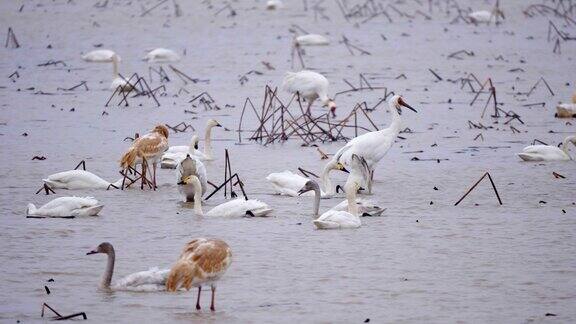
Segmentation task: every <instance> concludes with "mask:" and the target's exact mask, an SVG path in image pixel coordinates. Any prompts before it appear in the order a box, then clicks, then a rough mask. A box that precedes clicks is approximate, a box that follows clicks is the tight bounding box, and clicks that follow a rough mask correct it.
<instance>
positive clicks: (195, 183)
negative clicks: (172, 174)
mask: <svg viewBox="0 0 576 324" xmlns="http://www.w3.org/2000/svg"><path fill="white" fill-rule="evenodd" d="M184 183H185V184H186V185H191V186H192V187H193V189H191V190H190V191H191V192H193V193H194V212H195V213H196V214H197V215H204V212H203V211H202V184H201V182H200V179H199V178H198V177H197V176H195V175H190V176H188V177H186V179H184ZM272 211H273V209H272V208H270V207H269V206H268V205H267V204H266V203H265V202H262V201H260V200H256V199H248V200H246V199H244V198H236V199H233V200H230V201H227V202H225V203H223V204H220V205H218V206H216V207H214V208H212V209H211V210H210V211H209V212H207V213H206V215H205V216H208V217H222V218H236V217H245V216H252V217H265V216H268V214H270V213H271V212H272Z"/></svg>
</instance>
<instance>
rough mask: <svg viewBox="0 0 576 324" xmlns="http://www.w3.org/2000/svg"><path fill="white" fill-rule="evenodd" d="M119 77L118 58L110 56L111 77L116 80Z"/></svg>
mask: <svg viewBox="0 0 576 324" xmlns="http://www.w3.org/2000/svg"><path fill="white" fill-rule="evenodd" d="M118 76H119V74H118V56H116V55H113V56H112V77H113V78H114V79H116V78H117V77H118Z"/></svg>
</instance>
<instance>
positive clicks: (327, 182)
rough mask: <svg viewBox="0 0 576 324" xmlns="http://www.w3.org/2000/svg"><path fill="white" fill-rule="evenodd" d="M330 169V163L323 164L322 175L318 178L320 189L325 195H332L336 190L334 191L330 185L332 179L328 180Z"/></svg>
mask: <svg viewBox="0 0 576 324" xmlns="http://www.w3.org/2000/svg"><path fill="white" fill-rule="evenodd" d="M330 171H332V163H331V162H329V163H327V164H326V165H325V166H324V170H322V176H321V177H320V180H321V181H322V190H324V193H325V194H326V195H334V194H335V193H336V192H335V191H334V187H333V186H332V180H330Z"/></svg>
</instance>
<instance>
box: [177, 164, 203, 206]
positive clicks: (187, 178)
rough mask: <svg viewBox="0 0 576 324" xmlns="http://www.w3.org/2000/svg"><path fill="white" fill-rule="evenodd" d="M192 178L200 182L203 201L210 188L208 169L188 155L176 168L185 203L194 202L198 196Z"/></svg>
mask: <svg viewBox="0 0 576 324" xmlns="http://www.w3.org/2000/svg"><path fill="white" fill-rule="evenodd" d="M191 176H195V178H197V179H198V180H199V181H200V189H201V192H200V199H202V195H204V194H205V193H206V189H207V187H208V178H207V176H206V167H205V166H204V163H202V161H200V160H198V159H196V158H194V157H191V156H190V155H187V156H186V158H185V159H184V160H182V161H181V162H180V163H178V167H177V168H176V184H178V191H179V192H180V195H181V196H182V198H183V201H184V202H192V201H194V197H195V196H196V186H195V185H194V184H193V183H192V182H193V181H194V179H193V178H192V177H191Z"/></svg>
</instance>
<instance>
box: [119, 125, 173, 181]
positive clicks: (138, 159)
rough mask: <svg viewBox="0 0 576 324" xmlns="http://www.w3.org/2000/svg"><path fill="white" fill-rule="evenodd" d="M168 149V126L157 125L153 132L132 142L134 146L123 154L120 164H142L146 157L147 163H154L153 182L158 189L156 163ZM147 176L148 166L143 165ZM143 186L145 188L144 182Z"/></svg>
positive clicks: (131, 165) (124, 167) (124, 166)
mask: <svg viewBox="0 0 576 324" xmlns="http://www.w3.org/2000/svg"><path fill="white" fill-rule="evenodd" d="M167 149H168V127H166V126H164V125H157V126H156V127H154V129H153V130H152V132H150V133H148V134H146V135H144V136H141V137H138V138H137V139H136V140H134V142H133V143H132V146H131V147H130V148H129V149H128V151H127V152H126V153H125V154H124V155H123V156H122V159H121V161H120V166H121V167H122V169H127V168H128V167H134V166H135V165H136V164H142V162H143V159H146V162H147V164H150V163H151V164H152V170H153V171H152V172H153V175H152V184H153V186H154V189H156V164H158V162H159V161H160V159H161V158H162V154H164V152H165V151H166V150H167ZM145 176H146V166H145V165H142V177H143V178H144V177H145ZM141 188H144V182H142V185H141Z"/></svg>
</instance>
